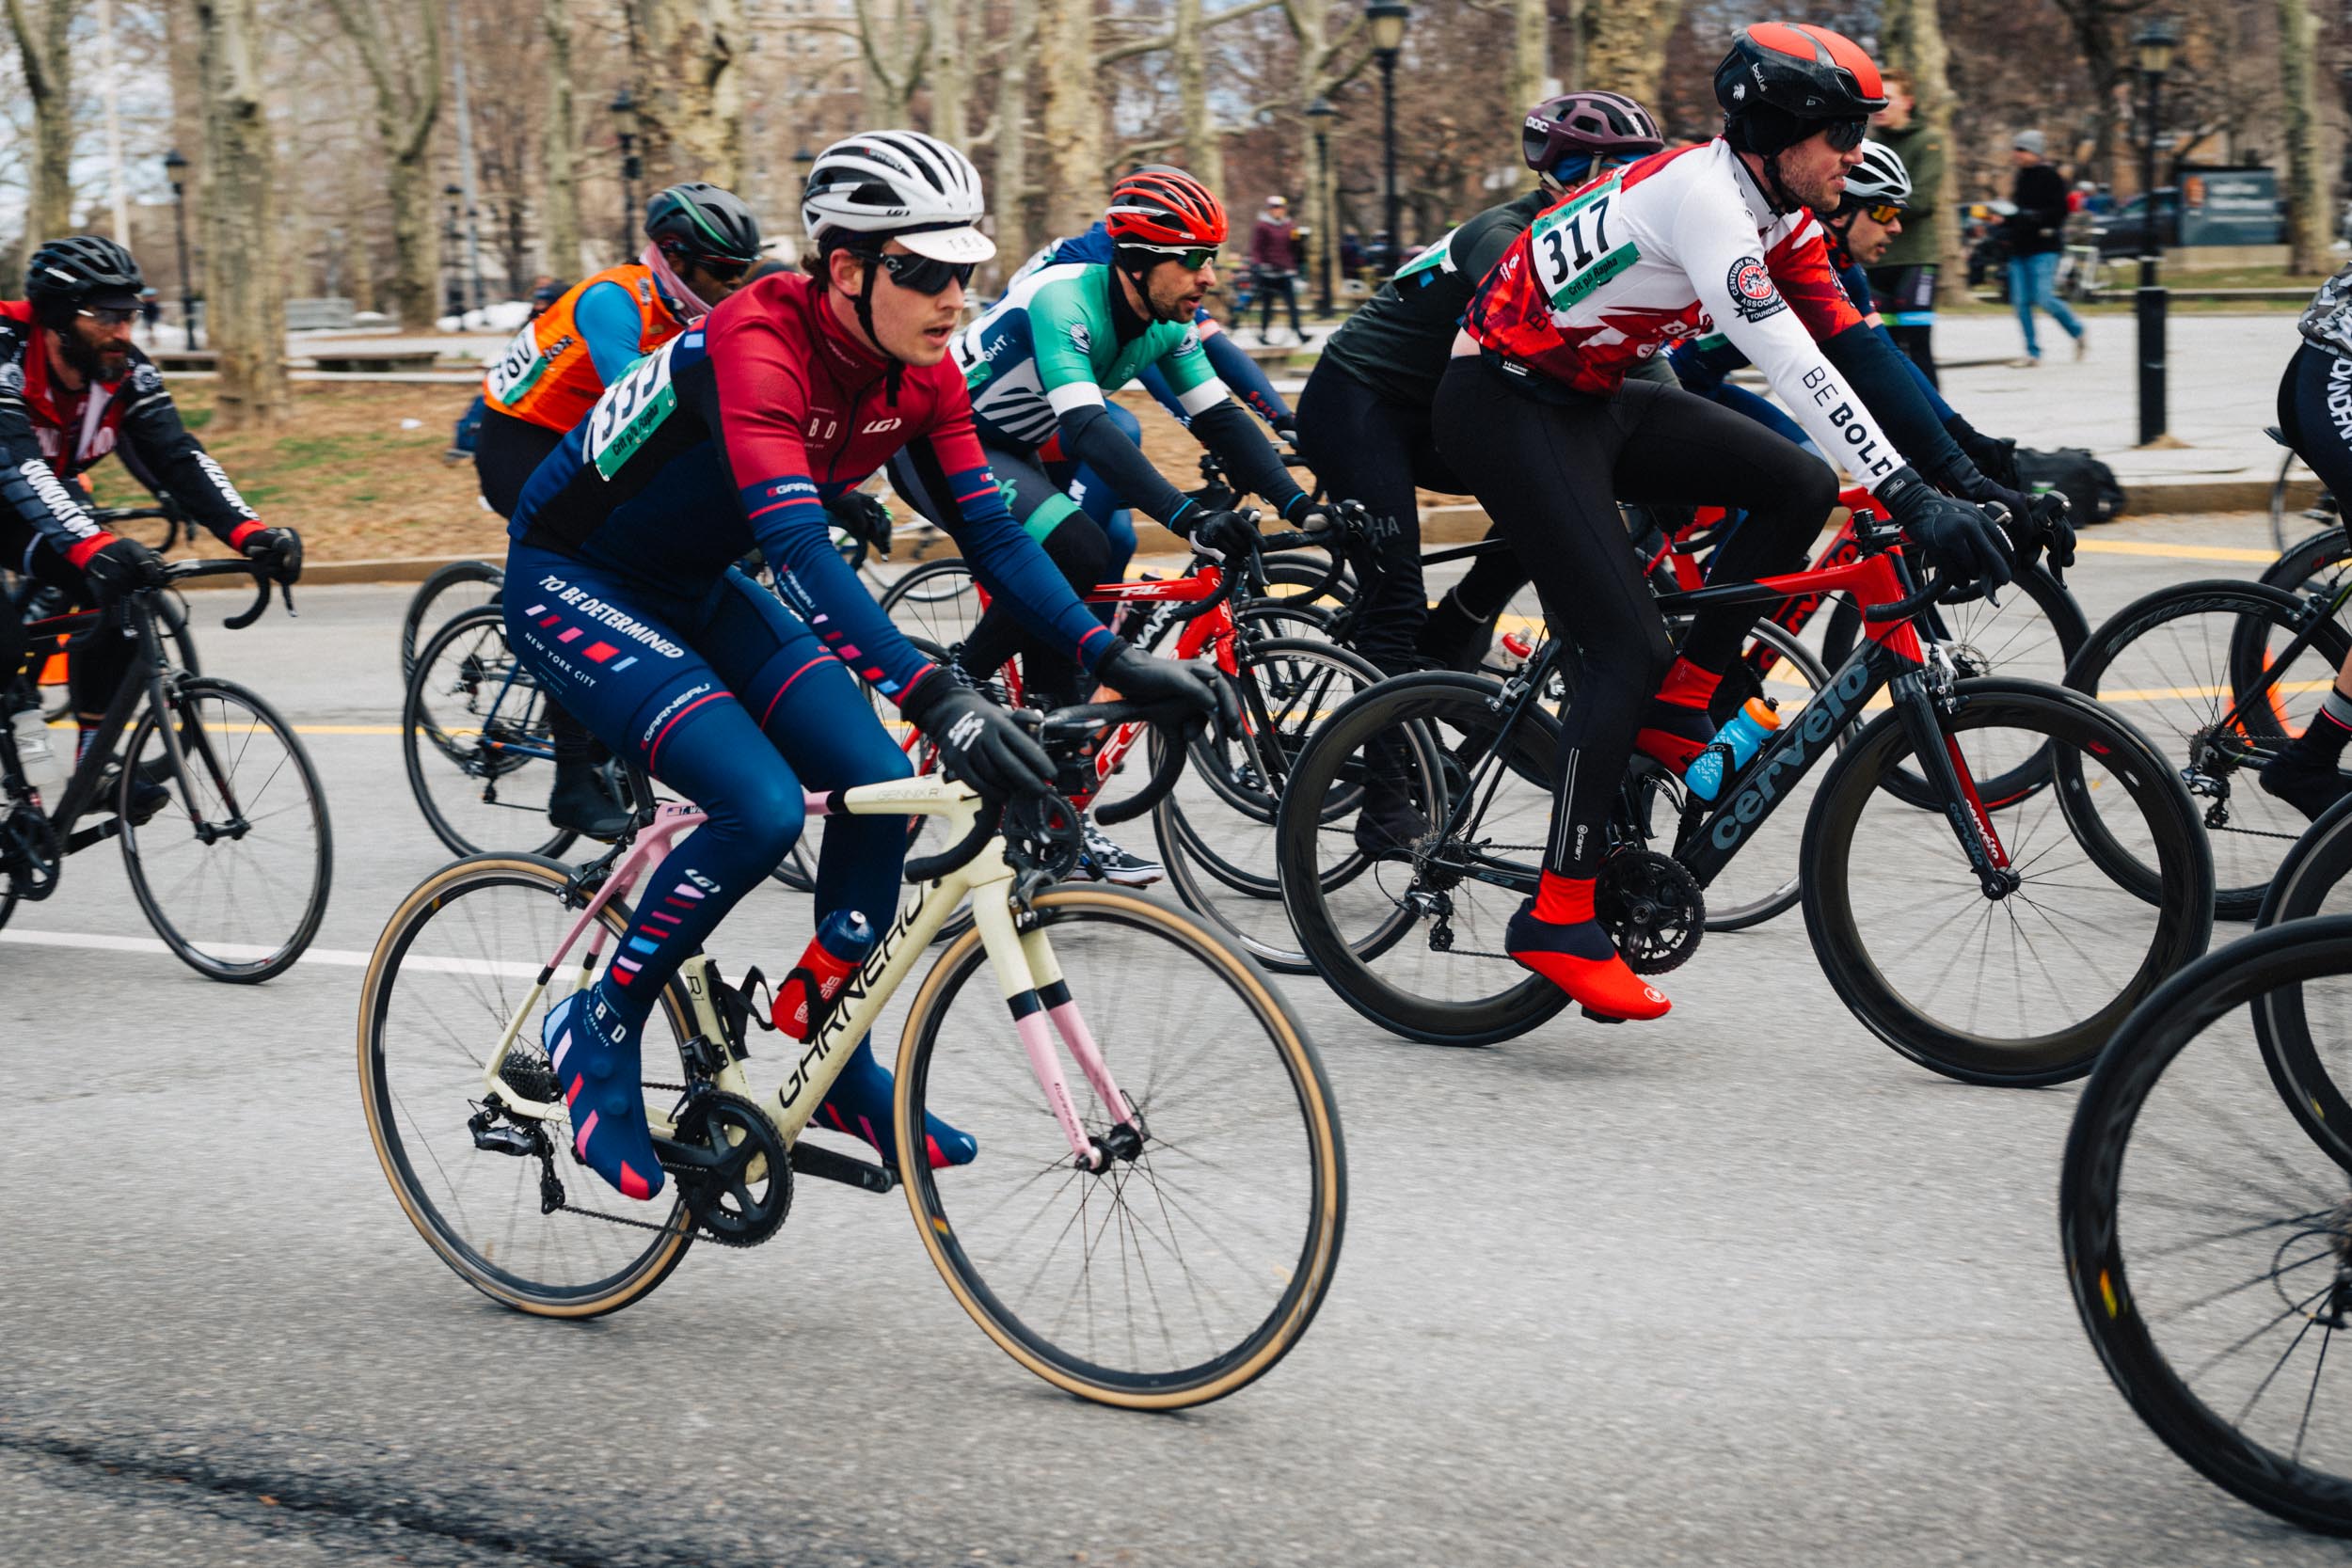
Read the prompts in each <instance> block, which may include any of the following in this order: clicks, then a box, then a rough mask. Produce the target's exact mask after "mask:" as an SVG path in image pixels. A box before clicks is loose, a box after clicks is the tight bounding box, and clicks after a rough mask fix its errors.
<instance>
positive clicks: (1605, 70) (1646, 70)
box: [1522, 0, 1682, 107]
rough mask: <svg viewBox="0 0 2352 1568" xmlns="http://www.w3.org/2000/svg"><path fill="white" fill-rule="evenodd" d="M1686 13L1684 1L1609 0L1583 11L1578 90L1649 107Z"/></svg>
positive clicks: (1577, 76) (1656, 92)
mask: <svg viewBox="0 0 2352 1568" xmlns="http://www.w3.org/2000/svg"><path fill="white" fill-rule="evenodd" d="M1681 15H1682V0H1609V3H1608V4H1602V5H1587V6H1585V7H1583V8H1581V11H1580V14H1579V15H1578V18H1577V21H1578V35H1579V36H1578V48H1577V52H1576V82H1577V86H1579V87H1592V88H1596V89H1597V90H1600V91H1604V92H1621V93H1624V94H1625V95H1626V96H1627V97H1628V98H1630V99H1632V100H1633V101H1634V102H1635V103H1649V102H1650V101H1651V100H1652V99H1654V98H1656V97H1657V96H1658V78H1659V73H1660V71H1662V70H1663V69H1664V67H1665V63H1666V35H1667V34H1669V33H1671V32H1673V31H1674V29H1675V24H1676V23H1677V21H1679V20H1680V19H1681ZM1523 106H1524V105H1522V107H1523Z"/></svg>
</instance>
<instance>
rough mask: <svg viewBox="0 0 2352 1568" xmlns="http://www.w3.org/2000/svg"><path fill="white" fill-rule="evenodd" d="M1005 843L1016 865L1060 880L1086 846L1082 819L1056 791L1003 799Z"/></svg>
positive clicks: (1075, 862)
mask: <svg viewBox="0 0 2352 1568" xmlns="http://www.w3.org/2000/svg"><path fill="white" fill-rule="evenodd" d="M1004 834H1005V847H1006V848H1007V849H1008V850H1009V851H1010V854H1011V858H1012V861H1013V863H1014V864H1015V865H1016V866H1018V867H1019V868H1021V869H1023V870H1026V871H1037V872H1041V873H1043V874H1044V877H1045V879H1047V880H1050V881H1060V880H1061V879H1063V878H1065V877H1067V876H1069V875H1070V874H1071V873H1072V872H1073V871H1075V870H1077V869H1078V856H1079V853H1080V852H1081V851H1082V850H1084V849H1085V848H1086V824H1085V819H1084V818H1082V817H1081V816H1079V815H1078V810H1077V808H1076V807H1075V806H1073V805H1072V804H1071V803H1070V802H1069V801H1068V800H1064V799H1063V798H1062V797H1061V796H1059V795H1056V794H1051V793H1048V794H1044V795H1030V796H1022V797H1019V798H1017V799H1015V800H1009V801H1008V802H1006V805H1005V821H1004Z"/></svg>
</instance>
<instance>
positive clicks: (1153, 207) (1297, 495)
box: [890, 166, 1312, 886]
mask: <svg viewBox="0 0 2352 1568" xmlns="http://www.w3.org/2000/svg"><path fill="white" fill-rule="evenodd" d="M1104 223H1105V228H1106V230H1107V232H1108V234H1109V237H1110V240H1111V244H1112V255H1111V259H1110V260H1109V261H1107V262H1102V263H1097V262H1084V263H1080V262H1071V263H1057V264H1056V265H1053V266H1049V267H1045V268H1043V269H1042V270H1041V271H1038V272H1034V273H1031V274H1030V275H1029V276H1028V277H1026V278H1025V279H1023V280H1022V282H1021V283H1020V284H1019V285H1018V286H1017V287H1015V288H1014V289H1012V290H1011V291H1010V292H1009V293H1007V294H1006V295H1005V297H1004V298H1003V299H1002V300H1000V301H998V302H997V304H996V305H995V306H994V307H993V308H992V309H990V310H989V311H988V312H987V313H986V314H984V315H982V316H981V317H980V318H979V320H977V321H976V322H974V323H973V324H972V325H970V326H969V327H967V328H965V329H964V330H963V331H962V333H961V334H960V335H959V336H958V338H957V339H956V341H955V357H956V362H957V363H958V364H959V365H960V366H961V368H962V370H963V372H964V376H965V381H966V384H967V386H968V388H969V389H970V392H971V397H972V404H973V410H972V418H973V423H974V425H975V427H976V428H977V431H978V433H979V437H980V443H981V447H982V449H983V450H984V451H985V452H986V454H987V458H988V463H989V467H990V469H991V471H992V472H993V473H994V475H995V476H996V483H997V485H998V487H999V489H1000V490H1001V491H1002V492H1003V499H1004V501H1005V504H1006V505H1007V506H1009V508H1010V509H1011V512H1012V515H1013V516H1014V517H1015V518H1016V519H1018V520H1019V521H1020V522H1021V524H1022V526H1023V527H1024V528H1025V529H1026V530H1027V531H1028V533H1029V535H1030V537H1032V538H1034V539H1036V540H1038V541H1039V542H1040V543H1041V544H1042V545H1043V546H1044V547H1045V551H1046V554H1047V555H1048V556H1050V557H1051V558H1052V559H1053V561H1054V563H1055V564H1056V565H1057V566H1058V567H1059V568H1060V569H1061V573H1062V576H1063V578H1064V580H1065V581H1067V582H1068V583H1070V584H1071V585H1072V586H1073V587H1075V588H1078V589H1080V590H1081V591H1083V590H1085V589H1088V588H1091V587H1093V586H1094V585H1095V584H1096V583H1098V582H1101V581H1103V580H1104V574H1105V573H1106V572H1107V571H1108V569H1109V560H1110V546H1109V542H1108V540H1107V539H1106V538H1105V537H1104V531H1103V529H1102V528H1101V526H1100V525H1099V524H1097V523H1096V522H1095V521H1094V520H1093V519H1092V518H1090V517H1089V516H1088V515H1086V514H1085V513H1084V512H1083V511H1081V510H1080V509H1079V507H1078V504H1077V503H1076V502H1075V501H1073V500H1072V499H1070V497H1069V495H1068V494H1067V492H1066V490H1065V485H1066V484H1067V483H1068V480H1069V477H1070V468H1071V467H1074V466H1075V465H1078V464H1085V465H1088V466H1089V467H1092V468H1093V470H1094V471H1095V472H1096V473H1097V474H1100V475H1102V476H1103V477H1104V480H1106V481H1107V482H1108V483H1109V484H1110V485H1111V486H1112V487H1113V488H1114V489H1115V490H1116V491H1117V492H1118V494H1119V495H1120V497H1121V498H1123V499H1125V500H1127V501H1128V502H1129V503H1130V504H1132V505H1134V506H1137V507H1140V508H1141V509H1142V510H1143V511H1144V512H1145V513H1147V514H1149V515H1151V516H1152V517H1154V518H1156V519H1157V520H1158V521H1159V522H1160V523H1161V524H1163V525H1164V526H1166V527H1167V528H1168V529H1169V530H1171V531H1174V532H1175V533H1176V534H1177V535H1178V536H1180V537H1184V538H1188V539H1189V540H1191V541H1192V543H1193V544H1194V545H1195V546H1197V547H1201V548H1205V549H1206V550H1208V551H1210V552H1212V553H1216V554H1219V555H1223V554H1229V553H1231V552H1232V551H1235V550H1247V549H1250V548H1252V547H1254V544H1255V539H1256V535H1255V534H1254V532H1253V531H1251V530H1250V529H1249V527H1248V524H1247V523H1246V522H1244V520H1243V519H1242V517H1241V515H1239V514H1238V513H1234V512H1230V511H1220V510H1214V509H1211V508H1208V507H1205V506H1202V505H1201V504H1200V502H1198V501H1196V500H1194V499H1192V498H1190V497H1188V496H1186V495H1184V493H1183V492H1182V491H1180V490H1178V489H1177V488H1176V487H1175V486H1174V485H1172V484H1170V483H1168V481H1167V480H1166V479H1164V478H1162V477H1161V475H1160V472H1159V470H1158V469H1157V468H1155V467H1152V462H1151V460H1150V459H1149V458H1147V457H1145V456H1144V455H1143V451H1142V449H1140V448H1139V447H1137V446H1136V444H1135V442H1134V440H1133V439H1131V438H1130V437H1129V436H1126V435H1124V434H1123V433H1121V431H1120V428H1119V427H1118V425H1116V424H1115V423H1114V422H1113V421H1112V420H1111V419H1110V418H1109V416H1108V415H1107V414H1106V413H1105V412H1104V410H1105V408H1106V406H1107V404H1108V402H1109V400H1108V398H1107V397H1106V396H1105V394H1106V393H1108V392H1111V391H1115V390H1116V389H1118V388H1120V387H1122V386H1124V385H1126V384H1127V382H1128V381H1130V380H1132V379H1133V378H1134V377H1135V376H1136V373H1137V372H1139V371H1140V370H1141V369H1142V368H1143V367H1144V366H1147V365H1152V364H1157V365H1159V366H1160V367H1161V368H1162V369H1163V370H1164V371H1166V372H1167V374H1168V385H1169V386H1170V388H1173V389H1174V390H1175V392H1176V394H1177V397H1178V400H1179V401H1180V402H1181V403H1182V404H1183V405H1184V407H1185V408H1186V409H1187V410H1188V411H1189V412H1190V413H1191V415H1192V425H1191V429H1192V434H1193V435H1194V436H1197V437H1198V438H1199V439H1200V443H1201V444H1202V445H1203V446H1205V447H1207V448H1208V449H1209V450H1210V451H1214V452H1216V454H1217V456H1218V457H1219V458H1220V459H1221V460H1223V462H1224V464H1225V466H1226V469H1227V471H1228V472H1229V473H1231V474H1232V476H1233V477H1234V478H1235V479H1236V480H1237V481H1239V482H1240V483H1242V484H1244V485H1245V486H1247V487H1248V489H1249V490H1250V491H1252V492H1254V493H1255V494H1257V495H1260V496H1263V497H1264V498H1265V499H1266V500H1267V501H1269V502H1270V503H1272V505H1273V506H1274V508H1275V510H1276V511H1277V512H1279V514H1280V515H1281V516H1282V519H1283V520H1284V521H1285V522H1290V523H1294V524H1296V523H1301V522H1307V521H1308V520H1309V515H1310V514H1311V511H1312V504H1311V501H1310V500H1309V499H1308V497H1307V494H1306V492H1304V491H1303V490H1301V489H1299V487H1298V486H1297V484H1296V483H1294V482H1293V481H1292V479H1291V477H1290V471H1289V470H1288V469H1287V468H1285V467H1283V465H1282V460H1281V458H1280V456H1279V455H1278V454H1277V453H1276V452H1275V451H1274V449H1273V448H1272V447H1271V446H1269V445H1267V443H1266V440H1265V437H1263V436H1261V435H1259V434H1258V432H1257V430H1256V428H1255V427H1254V426H1252V425H1251V424H1250V422H1249V420H1248V416H1247V415H1245V414H1243V413H1242V412H1241V411H1240V410H1239V409H1238V408H1235V407H1234V406H1233V405H1232V401H1231V400H1230V399H1229V398H1228V397H1227V396H1226V389H1225V385H1224V383H1223V382H1221V381H1219V380H1218V379H1217V377H1216V372H1214V371H1213V370H1211V369H1210V367H1209V362H1208V356H1207V354H1206V353H1205V352H1204V351H1203V350H1202V349H1201V347H1200V331H1199V329H1198V328H1197V327H1195V326H1194V325H1193V316H1194V313H1195V312H1196V311H1197V310H1199V309H1200V301H1201V297H1202V296H1203V295H1204V294H1206V293H1208V291H1209V290H1210V289H1211V288H1213V287H1215V286H1216V268H1215V265H1214V263H1215V261H1216V247H1217V246H1218V245H1221V244H1222V243H1224V240H1225V232H1226V225H1225V209H1224V208H1223V207H1222V206H1221V205H1219V204H1218V202H1217V199H1216V197H1215V196H1212V195H1211V194H1210V193H1209V191H1208V190H1207V189H1206V188H1205V187H1204V186H1202V185H1201V184H1200V182H1199V181H1197V180H1195V179H1193V178H1192V176H1190V175H1188V174H1186V173H1184V171H1183V170H1182V169H1176V168H1168V167H1163V166H1147V167H1144V168H1140V169H1137V170H1136V172H1134V173H1133V174H1130V175H1128V176H1127V177H1126V178H1125V179H1123V180H1121V181H1120V182H1119V183H1118V184H1117V185H1116V186H1114V187H1113V188H1112V191H1111V205H1110V210H1109V211H1108V213H1107V214H1105V216H1104ZM1055 448H1057V449H1058V451H1059V453H1060V461H1059V462H1058V463H1056V462H1055V461H1054V459H1053V458H1052V457H1051V456H1049V455H1048V453H1049V451H1050V450H1052V449H1055ZM1057 475H1058V477H1057ZM890 478H891V483H893V484H894V485H895V486H897V488H898V493H899V494H900V495H901V496H903V497H905V498H906V499H907V502H908V503H909V504H910V505H912V506H914V508H915V509H916V510H917V511H920V512H922V513H923V514H924V515H926V516H929V517H930V518H931V520H932V521H934V522H939V521H942V520H943V518H944V517H945V516H946V515H952V512H953V508H954V507H955V506H956V505H957V504H958V503H959V501H960V500H961V499H964V498H963V497H962V492H961V491H960V490H959V489H957V488H956V485H955V481H954V477H953V476H952V475H951V474H949V473H948V472H946V471H945V470H943V469H941V468H940V467H938V466H937V465H936V464H934V463H931V462H930V461H929V460H928V459H927V458H926V457H925V455H924V454H923V453H922V452H920V451H915V450H913V449H908V450H902V451H899V452H898V455H896V456H895V457H893V458H892V459H891V464H890ZM1015 654H1020V655H1021V656H1023V659H1024V669H1025V673H1026V674H1027V676H1028V680H1029V684H1030V686H1031V687H1032V688H1033V689H1036V690H1038V691H1039V692H1041V694H1043V695H1044V697H1045V698H1046V700H1047V701H1048V702H1049V703H1052V704H1056V705H1058V704H1061V703H1065V702H1071V701H1075V700H1076V697H1077V690H1078V683H1079V672H1078V670H1077V669H1076V667H1075V666H1074V665H1073V664H1072V663H1071V662H1070V661H1069V659H1068V657H1067V656H1066V655H1065V654H1064V653H1063V652H1062V651H1061V650H1059V649H1056V648H1053V647H1050V646H1048V645H1046V643H1045V642H1044V641H1041V639H1040V638H1039V636H1038V635H1037V633H1036V632H1035V631H1034V630H1033V629H1030V628H1027V627H1025V626H1024V625H1023V624H1022V623H1021V621H1020V620H1019V619H1017V618H1016V617H1015V616H1014V615H1013V614H1012V613H1011V611H1010V610H1009V609H1007V608H1004V607H999V606H995V605H992V606H990V608H989V610H987V612H986V613H984V614H983V615H982V616H981V617H980V621H979V624H978V625H977V626H975V627H974V628H973V631H972V636H971V637H970V638H969V639H968V640H967V641H965V643H964V645H963V649H962V652H961V656H960V662H961V664H962V666H963V667H964V668H965V669H966V670H968V671H970V672H972V673H974V674H976V675H980V676H986V675H989V674H992V673H994V672H995V671H996V669H997V668H998V667H999V666H1001V665H1002V664H1004V662H1005V661H1006V660H1007V659H1009V658H1010V657H1012V656H1013V655H1015ZM1081 865H1082V868H1083V869H1084V870H1085V871H1086V872H1087V874H1089V875H1090V876H1092V877H1094V878H1096V879H1103V880H1109V881H1114V882H1121V883H1125V884H1127V885H1129V886H1137V885H1141V884H1143V883H1147V882H1152V881H1156V880H1158V879H1159V878H1160V876H1161V868H1160V866H1159V865H1158V864H1157V863H1155V862H1152V861H1148V860H1145V859H1144V858H1143V857H1141V856H1139V855H1135V854H1132V853H1130V852H1128V851H1127V850H1125V849H1124V848H1122V847H1120V846H1119V845H1118V844H1116V843H1114V842H1112V841H1111V840H1110V838H1108V837H1107V836H1106V835H1104V833H1103V832H1101V831H1100V830H1099V829H1096V828H1095V827H1094V826H1093V825H1092V824H1091V823H1089V825H1088V827H1087V836H1086V855H1085V858H1084V860H1083V861H1082V862H1081Z"/></svg>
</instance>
